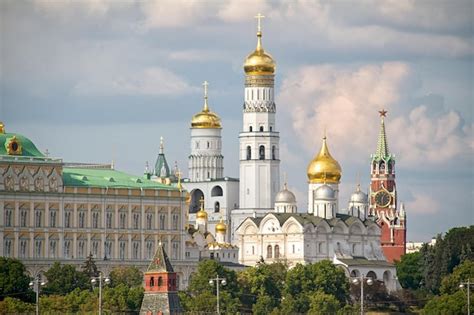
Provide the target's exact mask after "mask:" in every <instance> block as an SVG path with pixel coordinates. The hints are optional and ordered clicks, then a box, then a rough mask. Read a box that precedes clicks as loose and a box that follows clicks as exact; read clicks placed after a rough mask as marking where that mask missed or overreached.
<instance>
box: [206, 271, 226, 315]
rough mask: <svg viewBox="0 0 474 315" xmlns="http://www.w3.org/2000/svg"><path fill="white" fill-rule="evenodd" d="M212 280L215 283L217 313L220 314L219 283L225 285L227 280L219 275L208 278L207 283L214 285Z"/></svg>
mask: <svg viewBox="0 0 474 315" xmlns="http://www.w3.org/2000/svg"><path fill="white" fill-rule="evenodd" d="M214 282H215V283H216V286H217V315H220V314H221V313H220V310H219V284H222V285H226V284H227V281H226V280H225V278H219V275H218V276H217V277H215V278H212V279H211V280H209V285H212V286H213V285H214Z"/></svg>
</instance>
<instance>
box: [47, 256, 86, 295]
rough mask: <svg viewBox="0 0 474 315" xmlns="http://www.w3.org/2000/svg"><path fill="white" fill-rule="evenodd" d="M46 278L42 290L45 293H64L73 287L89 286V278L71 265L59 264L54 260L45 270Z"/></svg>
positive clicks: (70, 290)
mask: <svg viewBox="0 0 474 315" xmlns="http://www.w3.org/2000/svg"><path fill="white" fill-rule="evenodd" d="M45 276H46V278H47V279H48V281H47V283H46V286H45V288H44V292H45V293H47V294H57V295H65V294H67V293H69V292H72V291H73V290H74V289H76V288H79V289H86V288H89V287H90V284H89V283H90V282H89V281H90V279H89V278H87V276H86V275H85V274H84V273H83V272H80V271H77V270H76V268H74V266H72V265H61V264H60V263H59V262H55V263H54V264H53V266H51V268H50V269H49V270H48V271H46V272H45Z"/></svg>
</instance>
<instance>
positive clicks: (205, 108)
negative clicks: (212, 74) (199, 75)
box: [202, 81, 209, 112]
mask: <svg viewBox="0 0 474 315" xmlns="http://www.w3.org/2000/svg"><path fill="white" fill-rule="evenodd" d="M202 86H204V111H205V112H207V111H209V105H208V104H207V91H208V86H209V82H207V81H204V83H203V84H202Z"/></svg>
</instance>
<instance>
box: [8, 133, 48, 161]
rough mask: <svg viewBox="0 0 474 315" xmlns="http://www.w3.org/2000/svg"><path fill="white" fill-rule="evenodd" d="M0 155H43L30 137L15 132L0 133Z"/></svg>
mask: <svg viewBox="0 0 474 315" xmlns="http://www.w3.org/2000/svg"><path fill="white" fill-rule="evenodd" d="M0 155H9V156H32V157H45V156H44V154H43V153H41V152H40V151H39V150H38V149H37V148H36V146H35V144H34V143H33V142H32V141H31V140H30V139H28V138H26V137H25V136H22V135H20V134H17V133H0Z"/></svg>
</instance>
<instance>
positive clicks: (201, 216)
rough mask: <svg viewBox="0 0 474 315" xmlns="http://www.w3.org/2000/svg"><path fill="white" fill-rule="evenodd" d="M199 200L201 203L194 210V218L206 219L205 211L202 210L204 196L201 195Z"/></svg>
mask: <svg viewBox="0 0 474 315" xmlns="http://www.w3.org/2000/svg"><path fill="white" fill-rule="evenodd" d="M199 202H200V203H201V208H200V209H199V211H198V212H196V219H204V220H206V221H207V212H206V210H204V197H201V199H200V200H199Z"/></svg>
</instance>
